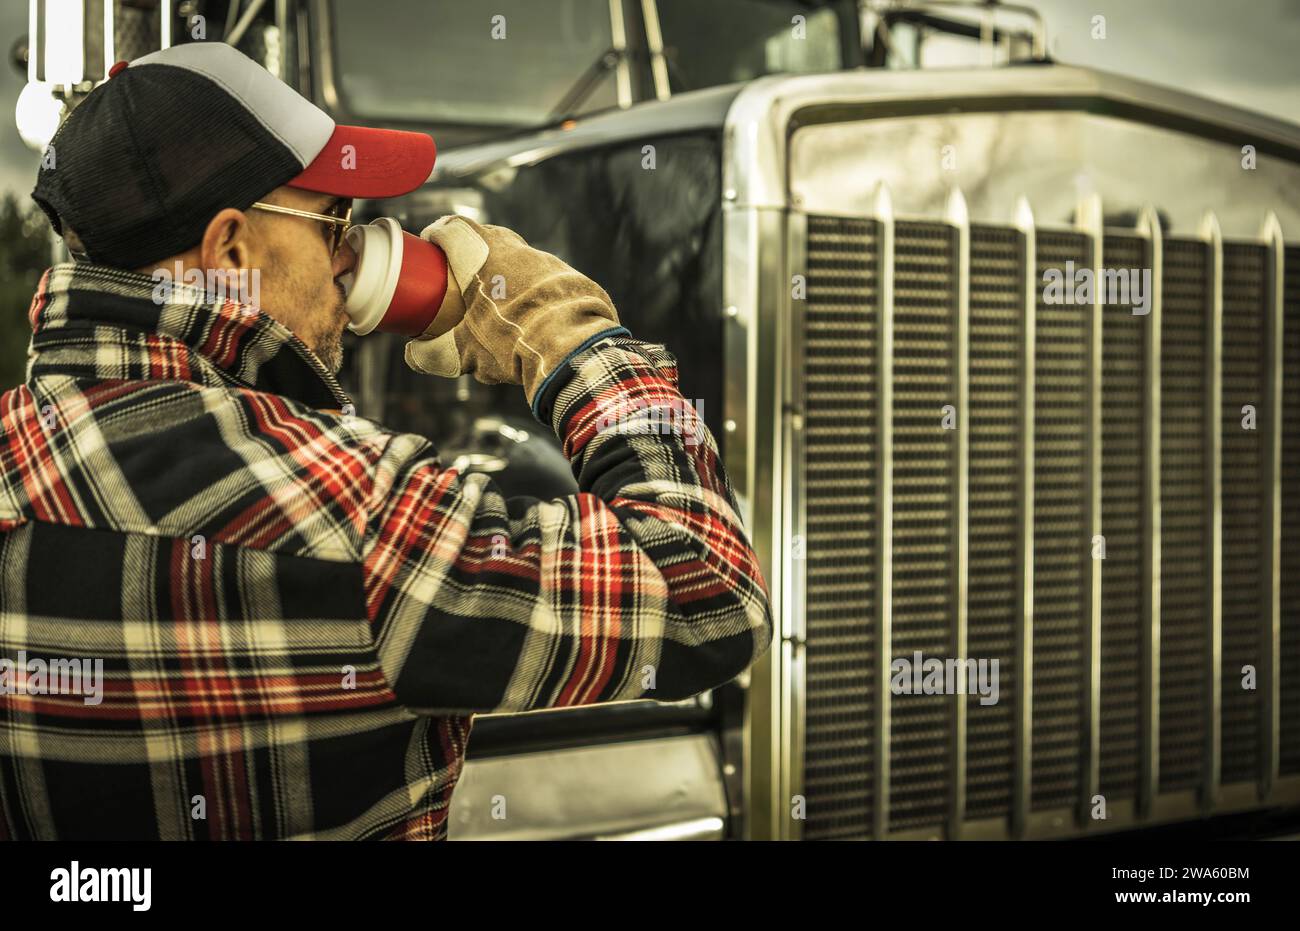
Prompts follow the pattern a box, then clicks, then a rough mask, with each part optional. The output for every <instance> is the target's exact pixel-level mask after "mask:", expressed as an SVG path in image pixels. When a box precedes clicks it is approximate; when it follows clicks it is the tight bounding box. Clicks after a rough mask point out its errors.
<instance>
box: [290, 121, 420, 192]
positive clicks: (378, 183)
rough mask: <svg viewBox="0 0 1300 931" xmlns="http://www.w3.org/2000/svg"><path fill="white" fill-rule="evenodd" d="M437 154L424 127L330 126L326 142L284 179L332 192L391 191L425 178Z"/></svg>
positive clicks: (294, 184)
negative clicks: (295, 173)
mask: <svg viewBox="0 0 1300 931" xmlns="http://www.w3.org/2000/svg"><path fill="white" fill-rule="evenodd" d="M349 146H350V147H351V148H349ZM436 157H437V148H436V147H435V146H434V144H433V139H432V138H431V137H429V136H426V135H425V134H424V133H412V132H405V131H403V130H400V129H374V128H371V127H368V126H335V127H334V133H333V135H331V136H330V139H329V142H327V143H325V148H323V149H321V150H320V154H319V155H317V156H316V157H315V158H314V159H312V163H311V164H310V165H308V166H307V168H306V170H305V171H303V172H302V174H300V175H298V176H297V177H296V178H294V179H293V180H292V181H290V182H288V184H289V187H296V188H302V189H303V190H307V191H319V192H320V193H322V194H333V195H335V196H337V197H396V196H398V195H399V194H407V193H409V192H411V191H414V190H415V189H416V188H418V187H419V186H420V185H422V184H424V182H425V181H427V180H428V179H429V174H430V173H431V172H432V171H433V163H434V159H435V158H436Z"/></svg>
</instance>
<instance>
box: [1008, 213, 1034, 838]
mask: <svg viewBox="0 0 1300 931" xmlns="http://www.w3.org/2000/svg"><path fill="white" fill-rule="evenodd" d="M1015 227H1016V229H1017V230H1019V231H1020V235H1021V236H1022V237H1024V257H1023V260H1022V261H1023V269H1024V309H1023V313H1024V316H1023V319H1022V321H1021V340H1022V343H1021V354H1020V437H1021V441H1020V507H1019V508H1018V509H1017V510H1018V511H1019V522H1020V527H1019V550H1020V553H1019V555H1020V591H1019V602H1020V605H1019V613H1018V620H1019V623H1018V624H1017V628H1016V718H1015V720H1016V725H1015V754H1016V756H1015V769H1014V770H1013V771H1012V774H1011V836H1012V837H1016V838H1020V837H1023V836H1024V834H1025V828H1026V826H1027V824H1028V820H1029V801H1030V779H1031V776H1032V768H1031V767H1032V762H1033V750H1034V711H1033V709H1034V443H1035V433H1034V427H1035V423H1034V416H1035V411H1034V408H1035V404H1036V401H1035V397H1034V392H1035V388H1036V379H1035V376H1036V366H1037V364H1038V362H1037V355H1038V354H1037V340H1038V332H1037V322H1038V321H1037V317H1038V289H1037V280H1038V275H1037V267H1038V250H1037V242H1036V240H1035V238H1034V237H1035V232H1034V211H1033V209H1032V208H1031V207H1030V206H1029V199H1028V198H1026V197H1024V196H1023V195H1022V196H1021V197H1019V198H1017V200H1016V206H1015Z"/></svg>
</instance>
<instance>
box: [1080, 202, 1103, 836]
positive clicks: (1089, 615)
mask: <svg viewBox="0 0 1300 931" xmlns="http://www.w3.org/2000/svg"><path fill="white" fill-rule="evenodd" d="M1077 209H1078V212H1077V214H1076V217H1075V225H1076V226H1077V228H1078V229H1079V230H1080V232H1082V233H1083V234H1084V235H1086V236H1087V237H1088V239H1089V242H1090V243H1091V253H1092V254H1091V256H1090V261H1091V265H1092V269H1093V274H1094V276H1095V278H1094V280H1095V281H1100V280H1101V268H1102V261H1103V256H1102V242H1103V238H1104V237H1103V221H1102V209H1101V197H1100V195H1097V194H1091V195H1088V196H1086V197H1084V198H1083V199H1082V200H1081V201H1080V203H1079V206H1078V208H1077ZM1088 320H1089V323H1088V363H1087V364H1088V379H1087V385H1088V387H1087V390H1088V429H1087V450H1088V451H1087V454H1086V462H1087V468H1086V471H1087V477H1088V488H1087V491H1086V495H1087V514H1088V519H1087V526H1088V535H1089V539H1088V540H1086V541H1085V540H1081V541H1079V543H1080V549H1081V550H1082V552H1083V554H1084V555H1083V558H1084V559H1086V560H1087V563H1086V566H1085V569H1086V572H1085V575H1086V577H1087V579H1088V591H1087V597H1086V599H1085V606H1084V622H1085V623H1084V627H1085V630H1086V636H1085V638H1084V673H1085V675H1086V676H1087V681H1088V688H1087V695H1086V697H1085V702H1086V704H1085V706H1084V722H1085V723H1084V729H1083V748H1082V749H1083V754H1082V757H1081V769H1082V772H1081V773H1080V780H1079V782H1080V799H1079V817H1080V819H1081V820H1084V819H1086V818H1087V817H1088V810H1089V808H1090V807H1091V805H1092V799H1093V798H1094V797H1095V796H1096V795H1097V794H1098V793H1099V792H1100V791H1101V561H1100V560H1098V559H1094V558H1093V555H1092V549H1093V545H1094V542H1093V541H1095V540H1096V538H1097V537H1098V536H1100V535H1101V534H1102V526H1101V466H1102V459H1101V454H1102V448H1101V447H1102V443H1101V436H1102V433H1101V430H1102V421H1101V414H1102V408H1101V403H1102V396H1101V377H1102V376H1101V361H1102V333H1101V327H1102V305H1101V304H1100V303H1099V302H1094V303H1093V305H1092V307H1091V309H1090V311H1089V318H1088Z"/></svg>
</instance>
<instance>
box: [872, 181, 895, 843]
mask: <svg viewBox="0 0 1300 931" xmlns="http://www.w3.org/2000/svg"><path fill="white" fill-rule="evenodd" d="M872 215H873V216H874V218H875V220H876V222H877V223H878V224H879V237H880V248H879V256H880V276H879V281H880V301H879V306H878V313H879V319H878V322H877V333H878V339H879V349H878V353H879V356H878V358H879V367H878V371H877V383H878V393H877V403H878V405H879V409H878V413H877V417H876V430H877V432H878V434H879V435H878V436H877V438H876V477H877V478H876V482H877V493H876V527H877V531H878V539H877V541H876V566H875V569H876V605H875V607H876V612H875V614H876V617H875V621H876V663H877V666H876V683H877V686H876V687H877V692H876V708H875V718H876V720H875V725H876V726H875V736H876V752H875V767H876V771H875V780H874V783H875V817H874V819H873V824H872V834H873V836H874V837H875V838H876V839H877V840H883V839H884V838H885V837H887V836H888V834H889V751H890V740H889V739H890V705H891V703H890V693H889V681H890V672H889V667H890V662H891V659H890V658H891V656H892V655H893V653H892V639H893V637H892V632H893V597H894V593H893V576H894V573H893V552H894V207H893V202H892V200H891V198H890V196H889V188H888V187H887V186H886V185H885V184H884V182H881V183H880V184H879V185H878V186H877V187H876V193H875V198H874V200H873V204H872Z"/></svg>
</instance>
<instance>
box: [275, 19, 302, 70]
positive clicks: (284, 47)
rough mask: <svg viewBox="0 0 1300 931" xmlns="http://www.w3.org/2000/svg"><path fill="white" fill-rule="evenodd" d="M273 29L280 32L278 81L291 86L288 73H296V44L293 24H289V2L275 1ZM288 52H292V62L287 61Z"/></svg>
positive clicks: (296, 39) (296, 38)
mask: <svg viewBox="0 0 1300 931" xmlns="http://www.w3.org/2000/svg"><path fill="white" fill-rule="evenodd" d="M275 28H276V29H278V30H280V75H279V77H280V80H281V81H284V82H285V83H286V84H289V85H290V86H292V83H293V82H292V81H291V80H290V72H291V71H292V72H294V73H296V72H297V64H298V63H297V60H296V59H297V57H298V56H297V54H296V48H297V42H298V37H297V35H296V34H295V32H294V24H293V23H292V22H290V15H289V0H275ZM290 51H294V52H295V54H294V59H295V60H294V61H293V62H292V63H291V62H290V60H289V53H290Z"/></svg>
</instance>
